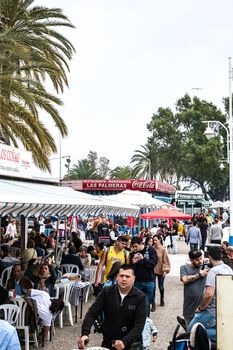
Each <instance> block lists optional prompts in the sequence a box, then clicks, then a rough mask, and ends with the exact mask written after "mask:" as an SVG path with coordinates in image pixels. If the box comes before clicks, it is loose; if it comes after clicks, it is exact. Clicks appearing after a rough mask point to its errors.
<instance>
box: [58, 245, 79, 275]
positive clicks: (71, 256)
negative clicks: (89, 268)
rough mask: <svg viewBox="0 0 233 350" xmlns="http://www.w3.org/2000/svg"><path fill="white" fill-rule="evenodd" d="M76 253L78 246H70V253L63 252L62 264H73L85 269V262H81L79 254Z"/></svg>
mask: <svg viewBox="0 0 233 350" xmlns="http://www.w3.org/2000/svg"><path fill="white" fill-rule="evenodd" d="M75 254H76V248H75V247H72V246H71V247H70V248H69V253H68V254H66V255H65V254H63V255H62V259H61V265H63V264H72V265H77V266H78V268H79V270H80V271H82V270H83V264H82V262H81V259H80V257H79V256H77V255H75ZM62 272H63V273H65V271H62Z"/></svg>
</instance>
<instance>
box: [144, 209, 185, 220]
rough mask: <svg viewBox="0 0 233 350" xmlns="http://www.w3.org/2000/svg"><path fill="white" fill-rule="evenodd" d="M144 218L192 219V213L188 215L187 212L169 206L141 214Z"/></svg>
mask: <svg viewBox="0 0 233 350" xmlns="http://www.w3.org/2000/svg"><path fill="white" fill-rule="evenodd" d="M140 217H141V218H142V219H145V220H153V219H172V218H174V219H181V220H182V219H183V220H185V219H187V220H188V219H191V217H192V215H188V214H185V213H182V212H180V211H178V210H175V209H169V208H162V209H159V210H155V211H151V212H149V213H146V214H142V215H141V216H140Z"/></svg>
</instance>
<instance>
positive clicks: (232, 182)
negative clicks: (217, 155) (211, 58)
mask: <svg viewBox="0 0 233 350" xmlns="http://www.w3.org/2000/svg"><path fill="white" fill-rule="evenodd" d="M228 62H229V118H228V126H226V125H224V124H223V123H221V122H219V121H218V120H209V121H204V123H207V128H206V130H205V133H204V134H205V136H206V138H207V139H208V140H210V139H211V138H212V137H214V136H216V134H217V133H216V131H215V130H214V129H213V125H219V126H221V127H223V128H224V129H225V131H226V134H227V160H225V161H226V162H227V163H228V164H229V200H230V237H229V244H230V245H232V246H233V130H232V127H233V125H232V88H231V86H232V65H231V57H229V58H228ZM221 168H222V169H223V164H222V163H221V165H220V169H221Z"/></svg>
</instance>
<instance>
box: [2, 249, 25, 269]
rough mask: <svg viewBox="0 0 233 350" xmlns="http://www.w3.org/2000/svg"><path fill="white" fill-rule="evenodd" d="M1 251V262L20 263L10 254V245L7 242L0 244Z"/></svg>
mask: <svg viewBox="0 0 233 350" xmlns="http://www.w3.org/2000/svg"><path fill="white" fill-rule="evenodd" d="M1 250H2V252H3V257H2V262H5V263H9V264H11V265H14V264H17V263H20V260H19V259H17V258H15V257H14V256H12V255H11V253H12V251H11V246H10V245H8V244H3V245H2V246H1Z"/></svg>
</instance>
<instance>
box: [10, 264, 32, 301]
mask: <svg viewBox="0 0 233 350" xmlns="http://www.w3.org/2000/svg"><path fill="white" fill-rule="evenodd" d="M32 287H33V283H32V281H31V280H30V279H29V278H28V277H26V276H24V275H23V267H22V264H15V265H14V266H13V268H12V271H11V277H10V278H9V280H8V281H7V285H6V289H7V290H10V289H15V293H16V295H18V296H19V295H22V294H24V293H25V292H24V290H25V289H30V288H32Z"/></svg>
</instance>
